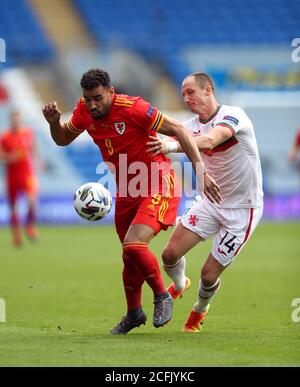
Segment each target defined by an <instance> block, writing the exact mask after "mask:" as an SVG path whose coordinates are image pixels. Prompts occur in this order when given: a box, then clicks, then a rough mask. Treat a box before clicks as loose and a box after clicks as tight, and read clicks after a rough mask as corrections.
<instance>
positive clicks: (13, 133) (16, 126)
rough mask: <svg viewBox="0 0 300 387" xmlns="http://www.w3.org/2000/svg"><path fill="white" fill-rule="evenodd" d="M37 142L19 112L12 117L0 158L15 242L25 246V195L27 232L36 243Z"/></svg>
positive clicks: (0, 147) (0, 139)
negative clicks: (20, 210) (21, 201)
mask: <svg viewBox="0 0 300 387" xmlns="http://www.w3.org/2000/svg"><path fill="white" fill-rule="evenodd" d="M34 152H35V139H34V134H33V132H32V130H30V129H28V128H24V127H23V126H22V119H21V115H20V113H19V112H13V113H12V114H11V128H10V130H8V131H6V132H4V133H3V134H2V136H1V138H0V158H1V159H2V160H3V161H4V163H5V172H6V187H7V195H8V201H9V205H10V210H11V227H12V231H13V242H14V244H15V245H16V246H20V245H21V244H22V237H21V231H20V221H19V217H18V214H17V208H16V207H17V198H18V195H19V194H24V195H25V196H26V198H27V200H28V214H27V220H26V225H25V231H26V234H27V236H28V238H29V239H31V240H35V239H36V236H37V234H36V228H35V203H36V198H37V191H38V184H37V178H36V173H35V171H34V167H33V158H34Z"/></svg>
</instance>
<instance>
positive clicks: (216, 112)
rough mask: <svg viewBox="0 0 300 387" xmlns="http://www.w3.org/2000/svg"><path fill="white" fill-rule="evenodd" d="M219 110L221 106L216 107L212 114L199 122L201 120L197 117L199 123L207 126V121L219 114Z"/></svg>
mask: <svg viewBox="0 0 300 387" xmlns="http://www.w3.org/2000/svg"><path fill="white" fill-rule="evenodd" d="M220 109H221V105H218V107H217V108H216V110H215V111H214V112H213V114H212V115H211V116H210V117H209V118H208V119H207V120H201V118H200V117H199V121H200V122H201V124H207V123H208V122H209V121H211V120H212V119H213V118H214V117H215V116H216V115H217V114H218V113H219V110H220Z"/></svg>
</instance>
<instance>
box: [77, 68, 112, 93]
mask: <svg viewBox="0 0 300 387" xmlns="http://www.w3.org/2000/svg"><path fill="white" fill-rule="evenodd" d="M80 86H81V87H82V88H83V89H85V90H93V89H95V88H96V87H99V86H103V87H105V88H108V87H110V76H109V74H108V73H107V72H106V71H104V70H101V69H89V70H88V71H87V72H85V73H84V74H83V76H82V78H81V81H80Z"/></svg>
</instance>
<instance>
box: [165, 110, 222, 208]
mask: <svg viewBox="0 0 300 387" xmlns="http://www.w3.org/2000/svg"><path fill="white" fill-rule="evenodd" d="M159 132H160V133H162V134H165V135H167V136H176V137H177V139H178V142H179V145H180V147H181V148H182V150H183V152H185V153H186V154H187V156H188V157H189V159H190V160H191V162H192V163H193V166H194V169H195V171H196V175H197V178H198V181H199V184H200V192H201V193H204V194H205V195H206V196H207V197H208V199H209V200H210V201H211V202H217V203H220V201H221V196H220V187H219V186H218V184H217V183H216V182H215V181H214V179H212V178H210V177H209V178H208V176H207V177H205V175H206V174H205V170H204V163H203V161H202V158H201V155H200V152H199V149H198V147H197V145H196V143H195V141H194V139H193V137H192V135H191V133H190V131H189V130H188V129H187V128H185V127H184V126H183V125H182V124H181V123H180V122H178V121H176V120H174V119H173V118H170V117H165V119H164V122H163V125H162V127H161V129H160V130H159Z"/></svg>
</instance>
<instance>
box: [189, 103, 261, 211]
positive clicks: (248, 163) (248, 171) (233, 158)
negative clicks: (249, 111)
mask: <svg viewBox="0 0 300 387" xmlns="http://www.w3.org/2000/svg"><path fill="white" fill-rule="evenodd" d="M184 125H185V126H186V127H187V128H188V129H189V130H190V131H191V132H192V133H193V135H194V136H201V135H206V134H208V133H209V131H210V130H211V129H212V128H213V127H215V126H217V125H221V126H225V127H227V128H229V129H230V130H231V132H232V137H231V138H230V139H229V140H227V141H226V142H224V143H223V144H220V145H218V146H216V147H215V148H214V149H213V150H209V151H205V152H203V153H202V156H203V161H204V164H205V169H206V171H207V173H208V174H209V175H211V176H212V177H213V178H214V179H215V180H216V182H217V183H218V185H219V186H220V188H221V196H222V199H223V200H222V202H221V203H220V204H216V206H218V207H224V208H256V207H259V206H261V205H262V203H263V191H262V171H261V164H260V158H259V153H258V147H257V143H256V137H255V132H254V128H253V125H252V122H251V120H250V119H249V117H248V116H247V115H246V113H245V112H244V111H243V110H242V109H241V108H239V107H236V106H227V105H219V106H218V108H217V109H216V111H215V112H214V114H212V116H211V117H209V119H207V120H205V121H204V120H200V119H199V117H195V118H192V119H191V120H189V121H188V122H186V123H185V124H184Z"/></svg>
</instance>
